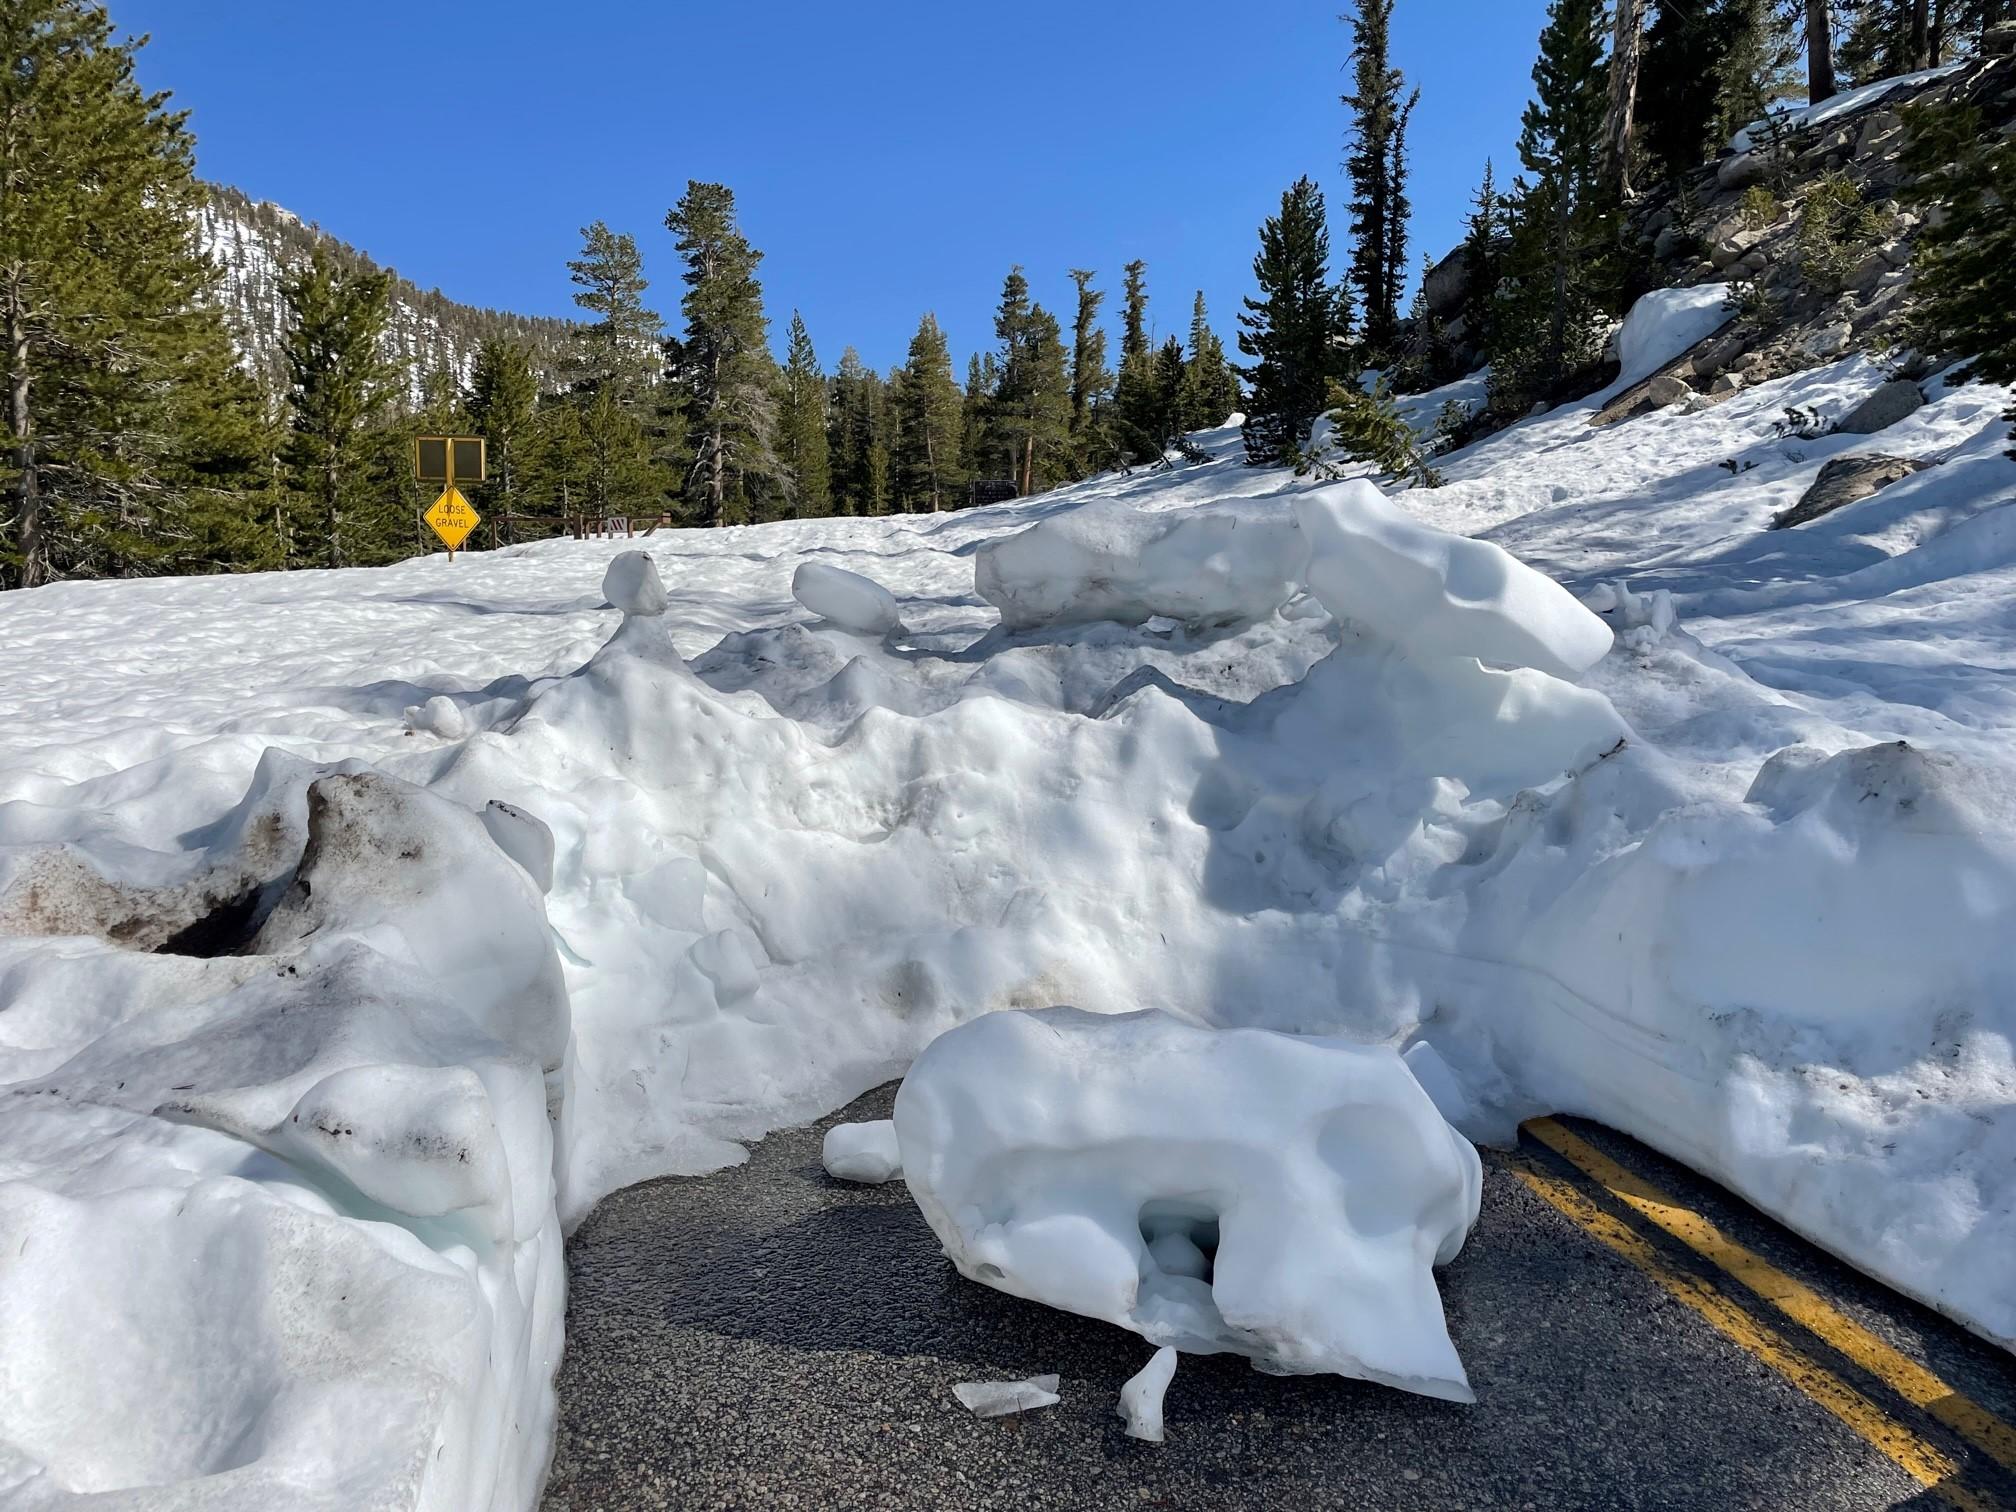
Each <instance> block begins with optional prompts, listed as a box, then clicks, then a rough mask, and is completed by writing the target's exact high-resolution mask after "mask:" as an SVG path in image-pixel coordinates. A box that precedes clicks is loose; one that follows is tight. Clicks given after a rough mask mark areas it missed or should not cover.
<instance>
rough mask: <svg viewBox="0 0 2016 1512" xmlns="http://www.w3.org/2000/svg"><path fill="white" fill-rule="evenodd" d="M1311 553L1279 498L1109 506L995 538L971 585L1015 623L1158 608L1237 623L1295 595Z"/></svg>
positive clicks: (1081, 620) (1014, 626)
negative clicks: (1259, 504)
mask: <svg viewBox="0 0 2016 1512" xmlns="http://www.w3.org/2000/svg"><path fill="white" fill-rule="evenodd" d="M1306 555H1307V552H1306V548H1305V547H1304V545H1303V543H1302V540H1301V537H1300V536H1299V534H1298V533H1297V532H1296V529H1295V524H1294V521H1293V520H1292V519H1291V518H1289V516H1288V515H1287V513H1286V512H1285V511H1283V510H1282V509H1280V508H1279V506H1278V505H1276V506H1274V507H1272V508H1252V509H1237V508H1218V509H1208V510H1203V509H1200V510H1186V511H1184V512H1183V513H1181V514H1153V513H1149V512H1147V511H1144V510H1138V509H1130V508H1127V507H1126V506H1124V505H1113V506H1106V507H1092V508H1086V509H1079V510H1074V511H1073V512H1071V513H1070V514H1063V515H1057V516H1054V517H1052V518H1050V519H1046V520H1041V521H1039V522H1038V523H1036V524H1034V525H1032V526H1030V527H1029V528H1028V529H1027V530H1023V531H1020V532H1018V533H1017V534H1015V535H1011V536H1006V537H1003V538H1001V539H999V540H994V541H989V542H988V543H987V544H986V545H984V546H982V547H981V548H980V551H979V554H978V556H977V557H976V558H975V561H974V569H973V582H974V591H975V592H976V593H978V594H979V595H980V597H981V598H983V599H985V600H986V601H987V602H988V603H990V604H992V605H993V606H994V607H995V608H996V609H998V610H1000V611H1001V624H1002V626H1003V627H1004V628H1005V629H1009V630H1028V629H1033V628H1035V627H1037V626H1042V625H1079V624H1087V623H1090V622H1092V621H1095V620H1112V621H1115V622H1116V623H1119V624H1122V625H1139V624H1143V623H1145V622H1146V621H1148V620H1150V619H1154V618H1156V617H1158V616H1160V617H1163V618H1167V619H1173V620H1179V621H1182V622H1184V623H1186V624H1203V625H1212V624H1234V623H1239V622H1242V621H1251V620H1258V619H1265V618H1266V617H1267V616H1268V615H1270V614H1272V613H1273V612H1274V611H1275V610H1276V609H1278V608H1280V607H1281V606H1282V605H1283V604H1284V603H1286V602H1287V601H1288V600H1289V599H1290V598H1292V597H1294V595H1295V593H1296V591H1297V590H1298V589H1299V588H1300V586H1301V577H1302V569H1303V564H1304V561H1305V559H1306Z"/></svg>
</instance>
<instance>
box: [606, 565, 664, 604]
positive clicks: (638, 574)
mask: <svg viewBox="0 0 2016 1512" xmlns="http://www.w3.org/2000/svg"><path fill="white" fill-rule="evenodd" d="M602 596H603V597H604V598H606V599H607V600H609V604H610V607H611V608H615V609H621V610H622V611H623V612H624V613H625V614H663V613H664V612H665V604H666V598H665V585H664V584H663V583H661V582H660V581H659V580H658V566H657V564H656V563H655V562H653V561H652V560H651V557H650V554H649V553H648V552H643V551H624V552H619V553H617V555H616V557H615V559H614V560H612V561H611V562H610V563H609V570H608V571H607V572H605V573H603V574H602Z"/></svg>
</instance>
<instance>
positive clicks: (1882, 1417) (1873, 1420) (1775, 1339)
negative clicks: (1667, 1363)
mask: <svg viewBox="0 0 2016 1512" xmlns="http://www.w3.org/2000/svg"><path fill="white" fill-rule="evenodd" d="M1508 1164H1509V1166H1510V1168H1511V1171H1512V1174H1513V1175H1514V1176H1517V1177H1518V1178H1519V1179H1520V1180H1521V1181H1523V1182H1525V1183H1526V1185H1527V1186H1529V1187H1531V1188H1532V1189H1533V1191H1534V1192H1536V1193H1537V1194H1538V1195H1539V1196H1540V1197H1541V1198H1542V1199H1543V1200H1545V1201H1546V1202H1547V1203H1549V1204H1550V1205H1551V1206H1553V1207H1554V1208H1555V1209H1556V1210H1557V1211H1559V1212H1560V1213H1562V1214H1563V1215H1564V1216H1566V1217H1567V1218H1568V1219H1569V1220H1570V1221H1571V1222H1573V1223H1574V1224H1575V1225H1576V1226H1577V1227H1579V1228H1581V1229H1582V1230H1584V1231H1585V1232H1586V1233H1588V1234H1589V1235H1590V1236H1591V1237H1592V1238H1594V1239H1596V1240H1598V1241H1600V1242H1601V1243H1603V1244H1605V1245H1607V1246H1609V1247H1610V1248H1611V1249H1613V1250H1615V1251H1616V1252H1617V1253H1618V1254H1620V1255H1622V1256H1623V1257H1624V1258H1625V1259H1626V1260H1629V1261H1630V1262H1631V1263H1632V1264H1633V1265H1635V1266H1637V1267H1638V1268H1639V1269H1640V1270H1642V1271H1644V1272H1645V1274H1646V1275H1648V1276H1649V1277H1651V1278H1652V1280H1654V1281H1656V1282H1657V1283H1658V1284H1659V1286H1660V1287H1661V1288H1662V1289H1663V1290H1664V1291H1665V1292H1666V1293H1667V1294H1668V1295H1669V1296H1671V1297H1673V1298H1674V1299H1675V1300H1676V1301H1678V1302H1681V1303H1684V1304H1685V1305H1686V1306H1688V1307H1690V1308H1692V1309H1693V1310H1694V1311H1695V1312H1696V1313H1698V1314H1699V1315H1700V1316H1701V1317H1702V1318H1703V1319H1704V1320H1706V1321H1707V1323H1708V1324H1709V1325H1710V1326H1711V1327H1713V1328H1714V1329H1715V1331H1716V1332H1718V1333H1720V1334H1721V1335H1722V1336H1723V1337H1724V1338H1726V1339H1728V1340H1730V1341H1731V1342H1732V1343H1734V1344H1736V1345H1738V1346H1740V1347H1741V1348H1743V1349H1746V1350H1748V1351H1749V1352H1750V1353H1751V1354H1752V1355H1754V1356H1755V1357H1756V1358H1757V1359H1759V1360H1761V1361H1763V1362H1764V1364H1766V1365H1768V1366H1770V1367H1771V1369H1772V1370H1774V1371H1776V1372H1777V1373H1778V1374H1779V1375H1780V1376H1782V1377H1783V1378H1784V1379H1785V1380H1786V1381H1788V1382H1789V1383H1791V1385H1792V1386H1793V1387H1795V1388H1796V1389H1797V1390H1799V1391H1800V1392H1801V1393H1803V1394H1804V1395H1805V1396H1806V1397H1807V1398H1809V1399H1810V1400H1811V1401H1813V1402H1815V1403H1817V1404H1818V1405H1820V1406H1821V1407H1824V1408H1825V1409H1826V1410H1827V1411H1828V1412H1830V1413H1832V1414H1833V1415H1834V1416H1835V1417H1836V1418H1838V1419H1840V1421H1841V1422H1842V1423H1844V1424H1846V1425H1847V1426H1848V1427H1849V1428H1850V1429H1852V1430H1853V1431H1854V1432H1855V1433H1856V1434H1858V1435H1859V1436H1860V1437H1861V1438H1862V1439H1864V1440H1865V1441H1866V1442H1868V1443H1869V1444H1870V1445H1871V1446H1873V1447H1874V1448H1875V1449H1876V1450H1877V1451H1878V1452H1880V1453H1881V1454H1882V1455H1883V1456H1884V1457H1885V1458H1887V1459H1888V1460H1890V1462H1891V1463H1892V1464H1894V1465H1896V1466H1897V1468H1898V1469H1900V1470H1902V1471H1903V1472H1904V1473H1905V1474H1906V1475H1908V1476H1910V1477H1911V1478H1912V1479H1913V1480H1914V1481H1916V1482H1917V1483H1918V1484H1919V1485H1921V1486H1923V1487H1925V1488H1926V1489H1927V1490H1929V1491H1932V1492H1934V1493H1935V1494H1936V1495H1938V1496H1940V1497H1942V1498H1944V1499H1945V1500H1946V1501H1947V1502H1949V1503H1951V1504H1952V1505H1953V1506H1955V1507H1958V1508H1961V1509H1962V1512H1992V1507H1991V1504H1990V1503H1988V1502H1985V1501H1983V1500H1981V1498H1979V1497H1977V1496H1976V1495H1974V1493H1973V1492H1971V1491H1969V1490H1968V1489H1967V1488H1966V1487H1964V1486H1962V1485H1961V1484H1959V1482H1958V1480H1957V1479H1956V1477H1957V1476H1958V1475H1959V1473H1960V1467H1959V1466H1958V1465H1957V1464H1956V1463H1955V1462H1954V1461H1953V1460H1952V1458H1951V1457H1950V1456H1948V1455H1947V1454H1946V1453H1944V1452H1943V1451H1942V1450H1940V1449H1939V1448H1938V1447H1937V1446H1936V1445H1933V1444H1930V1443H1928V1442H1926V1441H1925V1440H1924V1439H1922V1438H1920V1437H1919V1436H1918V1435H1917V1434H1915V1433H1913V1432H1912V1431H1911V1430H1910V1429H1909V1428H1906V1427H1905V1426H1904V1425H1903V1424H1902V1423H1899V1422H1898V1421H1897V1420H1896V1419H1894V1418H1892V1417H1890V1416H1889V1415H1888V1414H1887V1413H1885V1412H1884V1411H1883V1410H1882V1408H1880V1407H1878V1406H1877V1405H1876V1404H1875V1403H1874V1402H1871V1401H1870V1400H1869V1399H1868V1398H1867V1397H1865V1396H1863V1395H1862V1393H1861V1392H1859V1391H1857V1390H1855V1389H1854V1388H1853V1387H1852V1386H1849V1385H1847V1384H1846V1383H1845V1382H1843V1381H1841V1380H1839V1379H1837V1378H1836V1377H1834V1376H1833V1375H1831V1374H1829V1373H1828V1372H1827V1371H1826V1370H1824V1369H1822V1368H1821V1367H1820V1366H1819V1365H1816V1364H1815V1363H1814V1362H1813V1361H1811V1360H1809V1359H1807V1358H1806V1356H1804V1355H1802V1354H1801V1353H1799V1351H1798V1350H1796V1349H1794V1348H1792V1347H1791V1345H1789V1344H1787V1343H1786V1342H1785V1341H1784V1340H1783V1339H1781V1338H1780V1337H1779V1336H1778V1335H1777V1334H1776V1333H1774V1332H1773V1331H1772V1330H1771V1329H1769V1328H1767V1327H1766V1326H1765V1325H1764V1324H1762V1323H1759V1322H1758V1321H1757V1320H1756V1319H1754V1318H1752V1317H1751V1316H1750V1315H1749V1314H1748V1313H1746V1312H1745V1311H1743V1309H1742V1308H1740V1307H1738V1306H1737V1305H1736V1304H1735V1303H1733V1302H1731V1301H1730V1300H1729V1299H1728V1298H1727V1297H1725V1296H1723V1295H1722V1294H1721V1293H1720V1292H1719V1291H1717V1290H1716V1289H1715V1288H1714V1287H1713V1286H1710V1285H1709V1284H1708V1283H1707V1282H1706V1281H1703V1280H1701V1279H1700V1278H1698V1277H1695V1276H1691V1275H1688V1274H1687V1273H1685V1272H1684V1271H1678V1270H1675V1269H1673V1268H1672V1267H1671V1266H1669V1265H1668V1264H1667V1263H1666V1262H1665V1260H1663V1259H1662V1258H1661V1257H1660V1255H1659V1253H1658V1251H1656V1250H1654V1249H1653V1248H1652V1246H1651V1245H1650V1244H1648V1243H1647V1242H1646V1241H1645V1239H1644V1238H1643V1237H1642V1236H1641V1235H1639V1234H1638V1233H1637V1232H1636V1231H1635V1230H1633V1229H1632V1228H1631V1227H1630V1226H1629V1225H1627V1224H1626V1223H1625V1222H1624V1221H1623V1220H1622V1219H1620V1218H1617V1217H1614V1216H1612V1215H1611V1214H1609V1213H1606V1212H1604V1211H1603V1209H1601V1208H1599V1207H1597V1206H1596V1204H1595V1203H1593V1202H1591V1201H1590V1200H1589V1199H1588V1198H1587V1197H1585V1196H1583V1195H1582V1193H1580V1192H1579V1191H1577V1190H1576V1189H1575V1188H1574V1187H1572V1186H1570V1185H1569V1184H1568V1183H1567V1182H1565V1181H1563V1180H1562V1179H1561V1178H1559V1177H1558V1176H1554V1175H1551V1174H1549V1173H1548V1172H1546V1171H1542V1170H1540V1169H1538V1168H1537V1167H1535V1166H1533V1165H1531V1164H1530V1163H1528V1162H1527V1161H1525V1160H1523V1159H1521V1158H1519V1157H1517V1156H1514V1157H1512V1159H1511V1160H1510V1161H1509V1162H1508Z"/></svg>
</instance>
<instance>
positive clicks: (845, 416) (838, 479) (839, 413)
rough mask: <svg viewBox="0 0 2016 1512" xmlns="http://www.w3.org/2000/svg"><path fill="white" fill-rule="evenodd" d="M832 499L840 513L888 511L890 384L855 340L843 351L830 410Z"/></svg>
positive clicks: (879, 512)
mask: <svg viewBox="0 0 2016 1512" xmlns="http://www.w3.org/2000/svg"><path fill="white" fill-rule="evenodd" d="M827 437H828V451H829V455H830V456H831V459H832V472H833V504H834V508H835V509H836V510H837V511H838V512H839V513H841V514H849V515H879V514H887V513H888V512H889V438H888V395H887V386H886V385H885V384H884V383H883V381H882V379H881V377H880V376H879V375H878V374H877V373H876V372H875V370H874V369H873V368H871V367H868V366H867V365H865V364H864V363H863V362H862V361H861V357H860V354H859V353H857V352H856V351H855V350H854V348H852V347H851V346H850V347H848V348H847V349H846V350H845V351H843V352H842V353H841V354H840V366H839V368H838V369H837V370H836V371H835V372H834V374H833V398H832V403H831V405H830V407H829V409H828V412H827Z"/></svg>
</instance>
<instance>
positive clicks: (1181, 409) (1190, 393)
mask: <svg viewBox="0 0 2016 1512" xmlns="http://www.w3.org/2000/svg"><path fill="white" fill-rule="evenodd" d="M1238 408H1239V380H1238V378H1237V377H1235V376H1234V375H1233V372H1232V367H1231V364H1230V363H1228V362H1226V360H1225V344H1224V343H1223V342H1222V341H1220V340H1219V339H1218V333H1217V332H1216V331H1214V330H1212V329H1211V317H1210V315H1209V314H1208V313H1207V312H1206V311H1205V309H1204V291H1203V290H1202V289H1199V290H1198V291H1197V298H1196V299H1195V300H1194V301H1193V302H1192V303H1191V306H1190V357H1189V360H1188V361H1187V362H1185V363H1184V365H1183V380H1182V385H1181V390H1180V393H1179V395H1178V399H1177V424H1178V426H1179V428H1180V429H1182V430H1183V431H1185V432H1189V431H1200V430H1211V429H1214V428H1215V427H1217V426H1220V425H1223V424H1224V423H1225V421H1226V419H1227V418H1228V417H1229V416H1230V415H1231V414H1232V412H1233V411H1234V410H1236V409H1238Z"/></svg>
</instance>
